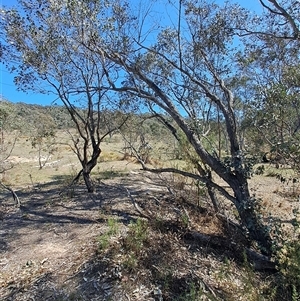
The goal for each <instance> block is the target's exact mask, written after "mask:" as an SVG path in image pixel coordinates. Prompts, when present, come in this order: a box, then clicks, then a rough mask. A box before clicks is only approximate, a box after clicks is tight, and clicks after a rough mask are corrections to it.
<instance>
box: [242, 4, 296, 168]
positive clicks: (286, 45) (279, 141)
mask: <svg viewBox="0 0 300 301" xmlns="http://www.w3.org/2000/svg"><path fill="white" fill-rule="evenodd" d="M260 2H261V4H262V5H263V7H264V8H265V13H264V14H263V15H262V16H260V17H257V16H255V17H254V18H252V19H249V22H248V26H247V28H240V29H239V31H238V32H239V35H240V36H242V37H244V43H245V52H244V53H240V54H239V66H240V70H241V73H242V74H243V78H244V81H245V82H246V85H245V86H247V89H248V91H251V93H249V92H248V95H247V97H248V98H247V99H245V98H244V99H245V103H246V104H247V109H246V114H245V115H246V118H245V120H244V122H245V125H248V126H249V128H248V129H249V130H250V131H249V132H251V133H252V138H251V139H252V140H253V141H257V144H254V145H253V147H256V148H257V147H258V145H259V147H260V148H263V149H264V150H265V151H270V150H271V151H273V152H275V153H277V154H278V155H279V156H280V157H281V158H284V159H285V160H286V162H289V163H290V164H292V166H294V167H296V166H298V167H297V168H298V169H299V162H298V159H297V158H298V157H299V151H298V149H299V147H298V146H299V143H298V141H299V139H298V138H299V133H298V130H299V120H300V119H299V117H300V115H299V97H298V94H299V87H300V86H299V72H298V66H299V63H300V62H299V42H300V40H299V19H300V4H299V2H297V1H275V0H270V1H260ZM251 24H252V25H251ZM260 24H263V25H260ZM264 146H265V147H264Z"/></svg>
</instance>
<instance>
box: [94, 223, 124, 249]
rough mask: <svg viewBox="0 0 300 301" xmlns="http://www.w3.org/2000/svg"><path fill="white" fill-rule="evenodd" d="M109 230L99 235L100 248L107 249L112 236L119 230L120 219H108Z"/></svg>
mask: <svg viewBox="0 0 300 301" xmlns="http://www.w3.org/2000/svg"><path fill="white" fill-rule="evenodd" d="M107 225H108V230H107V231H106V232H105V233H104V234H102V235H100V236H99V237H98V242H99V249H101V250H105V249H107V248H108V246H109V242H110V238H111V236H113V235H116V234H117V233H118V232H119V224H118V221H117V220H116V219H114V218H109V219H108V220H107Z"/></svg>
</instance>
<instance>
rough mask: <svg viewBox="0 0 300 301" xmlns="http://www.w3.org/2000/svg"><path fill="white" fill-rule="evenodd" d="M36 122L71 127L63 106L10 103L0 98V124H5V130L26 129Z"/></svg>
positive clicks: (58, 127) (68, 116) (57, 126)
mask: <svg viewBox="0 0 300 301" xmlns="http://www.w3.org/2000/svg"><path fill="white" fill-rule="evenodd" d="M37 124H39V126H41V125H45V126H51V127H53V128H57V129H65V128H70V127H73V123H72V120H71V118H70V115H69V113H68V111H67V110H66V108H65V107H63V106H57V105H53V106H42V105H36V104H26V103H22V102H19V103H12V102H10V101H8V100H6V99H3V98H0V126H5V129H6V130H14V129H21V130H22V131H26V130H27V129H28V127H31V126H33V125H37Z"/></svg>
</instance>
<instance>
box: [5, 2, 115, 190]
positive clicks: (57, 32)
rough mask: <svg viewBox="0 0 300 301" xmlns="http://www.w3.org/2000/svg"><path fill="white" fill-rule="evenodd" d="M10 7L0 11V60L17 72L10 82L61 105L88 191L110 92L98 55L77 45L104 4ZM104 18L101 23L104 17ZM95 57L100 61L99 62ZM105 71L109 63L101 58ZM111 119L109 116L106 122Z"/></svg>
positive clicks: (97, 21) (86, 38)
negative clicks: (54, 98)
mask: <svg viewBox="0 0 300 301" xmlns="http://www.w3.org/2000/svg"><path fill="white" fill-rule="evenodd" d="M19 4H20V11H17V10H16V9H11V10H6V11H5V10H4V11H3V12H2V17H3V18H2V21H1V22H2V23H1V28H2V30H3V35H4V38H3V39H4V41H5V42H4V43H3V41H2V45H1V46H2V47H1V49H2V55H1V58H2V61H3V60H4V62H5V63H7V65H8V68H10V69H11V70H12V71H14V72H16V73H17V76H16V77H15V82H16V84H17V85H18V87H19V88H20V89H22V90H24V91H27V90H33V91H39V92H42V93H54V94H55V95H56V96H57V97H58V99H59V100H60V101H61V102H62V103H63V104H64V106H65V107H66V109H67V111H68V113H69V115H70V116H71V119H72V121H73V123H74V125H75V127H76V131H77V132H76V134H74V135H73V136H72V140H73V150H74V152H75V153H76V155H77V157H78V159H79V161H80V163H81V167H82V169H81V170H80V172H79V173H78V175H77V177H76V178H75V179H74V182H76V181H77V180H78V179H79V177H80V176H81V175H82V176H83V179H84V181H85V184H86V187H87V189H88V191H89V192H93V191H94V185H93V183H92V180H91V176H90V174H91V171H92V169H93V168H94V167H95V166H96V164H97V159H98V157H99V155H100V153H101V149H100V143H101V141H102V140H103V139H104V137H105V136H106V135H108V134H109V133H110V132H112V131H113V130H114V129H115V126H112V127H110V129H109V130H108V131H106V132H105V131H102V130H104V129H105V128H104V127H102V126H103V124H101V112H102V111H103V110H105V108H107V107H109V108H112V107H113V106H114V105H115V103H114V101H113V97H114V96H113V94H112V93H107V91H106V90H105V89H103V88H102V87H103V85H104V83H105V71H104V69H103V67H102V65H101V61H102V60H103V59H102V58H101V57H99V55H98V54H97V53H95V52H91V51H89V50H88V49H87V48H86V47H83V44H89V43H90V40H91V39H92V38H93V35H94V32H95V31H96V30H98V29H99V28H98V27H97V26H98V25H99V24H101V20H100V18H101V16H100V15H99V12H100V11H101V9H104V7H106V5H107V3H100V2H99V1H87V2H78V3H77V2H73V1H67V2H62V3H58V2H57V3H54V2H52V1H49V2H48V1H29V2H28V1H19ZM103 18H104V19H105V23H104V25H105V26H109V24H110V23H109V21H108V20H107V19H106V16H104V17H103ZM99 62H100V63H99ZM103 65H104V66H105V68H106V70H109V69H110V68H113V65H112V64H111V63H106V62H104V61H103ZM110 122H113V121H110Z"/></svg>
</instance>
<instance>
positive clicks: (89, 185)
mask: <svg viewBox="0 0 300 301" xmlns="http://www.w3.org/2000/svg"><path fill="white" fill-rule="evenodd" d="M82 176H83V179H84V183H85V186H86V188H87V190H88V192H89V193H94V192H95V186H94V183H93V181H92V178H91V170H90V171H83V173H82Z"/></svg>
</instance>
